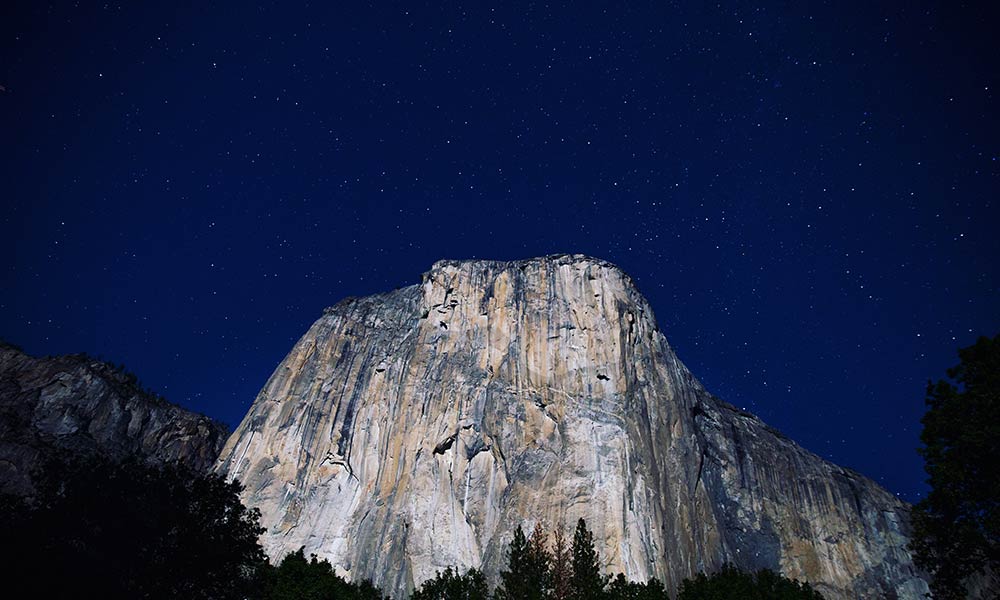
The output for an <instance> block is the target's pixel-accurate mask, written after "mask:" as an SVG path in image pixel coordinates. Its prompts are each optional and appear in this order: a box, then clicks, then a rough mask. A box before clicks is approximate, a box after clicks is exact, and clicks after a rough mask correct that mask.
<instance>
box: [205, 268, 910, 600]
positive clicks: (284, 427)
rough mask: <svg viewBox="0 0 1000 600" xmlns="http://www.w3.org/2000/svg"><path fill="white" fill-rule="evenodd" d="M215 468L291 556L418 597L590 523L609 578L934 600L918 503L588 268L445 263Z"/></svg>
mask: <svg viewBox="0 0 1000 600" xmlns="http://www.w3.org/2000/svg"><path fill="white" fill-rule="evenodd" d="M217 468H218V469H219V470H220V471H222V472H226V473H228V475H229V476H231V477H235V478H239V479H240V480H242V481H243V483H244V484H245V485H246V490H245V491H244V500H245V501H246V502H247V503H248V504H249V505H251V506H254V507H257V508H259V509H260V510H261V511H262V514H263V519H262V524H263V525H265V526H266V527H267V529H268V531H267V533H266V534H265V536H264V538H263V542H264V546H265V548H266V549H267V550H268V552H269V553H270V554H271V555H272V556H273V557H277V556H281V555H283V554H284V553H285V552H289V551H293V550H296V549H298V548H299V547H300V546H305V549H306V552H307V553H310V552H314V553H316V554H318V555H319V556H321V557H325V558H328V559H330V561H331V562H332V563H333V564H334V565H336V567H337V568H338V570H339V571H340V572H341V573H343V574H346V575H347V576H348V577H352V578H371V579H373V581H374V582H375V583H376V584H377V585H380V586H382V587H383V588H384V589H386V590H389V591H391V592H393V593H394V594H396V596H397V597H399V596H402V595H403V594H404V593H406V592H407V591H408V590H409V589H412V587H413V586H414V585H415V584H419V583H420V582H421V581H422V580H424V579H426V578H428V577H431V576H433V574H434V571H435V570H436V569H441V568H443V567H445V566H447V565H458V566H460V567H471V566H476V567H481V568H483V569H485V570H486V572H487V573H488V574H491V575H495V573H496V572H497V571H498V569H499V568H500V566H501V564H502V562H503V560H504V553H505V550H506V547H507V543H508V541H509V540H510V536H511V532H512V529H513V527H514V526H515V525H517V524H522V525H523V526H524V527H525V529H530V527H531V526H532V525H533V524H534V523H535V522H536V521H539V520H541V521H543V522H544V523H546V524H549V525H550V526H551V525H552V524H572V523H574V522H575V520H576V519H578V518H580V517H583V518H585V519H587V521H588V523H589V525H590V526H591V528H592V529H593V530H594V532H595V539H596V541H597V545H598V547H599V548H600V549H601V552H602V558H603V560H604V561H605V564H606V568H607V570H608V571H609V572H623V573H625V574H626V575H627V576H628V577H629V578H631V579H634V580H645V579H647V578H650V577H654V576H655V577H658V578H659V579H660V580H662V581H663V582H665V584H666V585H667V588H668V589H675V588H676V586H677V584H678V583H679V582H680V581H681V580H682V579H683V578H684V577H687V576H690V575H692V574H693V573H695V572H697V571H699V570H711V569H713V568H716V567H718V566H720V565H722V564H723V563H726V562H729V563H734V564H736V565H737V566H740V567H743V568H747V569H755V568H761V567H768V568H772V569H775V570H779V571H781V572H782V573H784V574H785V575H787V576H790V577H795V578H798V579H803V580H808V581H810V582H811V583H813V584H814V585H815V586H816V587H817V588H818V589H819V590H820V591H821V592H822V593H823V594H824V595H826V597H827V598H831V599H846V598H906V599H916V598H920V597H921V596H922V594H923V593H924V592H925V591H926V590H927V587H926V584H925V582H924V581H923V580H922V579H921V578H920V577H919V576H918V574H917V573H916V571H915V569H914V567H913V565H912V562H911V559H910V555H909V554H908V552H907V550H906V543H907V539H908V537H907V536H908V531H909V526H908V507H907V505H906V504H904V503H902V502H900V501H899V500H898V499H896V498H895V497H894V496H892V495H891V494H889V493H888V492H886V491H885V490H884V489H882V488H880V487H879V486H878V485H876V484H875V483H873V482H872V481H870V480H869V479H867V478H865V477H863V476H861V475H859V474H857V473H855V472H853V471H850V470H848V469H844V468H841V467H838V466H836V465H833V464H831V463H829V462H827V461H825V460H823V459H821V458H820V457H818V456H816V455H815V454H812V453H810V452H808V451H806V450H804V449H803V448H801V447H800V446H798V445H797V444H795V443H794V442H792V441H791V440H789V439H787V438H786V437H784V436H783V435H781V434H780V433H779V432H777V431H775V430H774V429H772V428H770V427H768V426H767V425H766V424H764V423H763V422H761V421H760V420H759V419H758V418H756V417H755V416H753V415H751V414H748V413H746V412H743V411H741V410H738V409H736V408H734V407H733V406H731V405H729V404H727V403H725V402H722V401H721V400H719V399H717V398H715V397H714V396H712V395H711V394H710V393H708V392H707V391H706V390H705V389H704V388H703V387H702V385H701V384H700V383H699V382H698V380H697V379H695V377H694V376H693V375H692V374H691V373H690V372H689V371H688V370H687V368H686V367H685V366H684V365H683V364H682V363H681V362H680V361H679V360H678V358H677V356H676V355H675V354H674V352H673V350H672V349H671V347H670V345H669V344H668V343H667V340H666V338H665V337H664V335H663V332H661V331H660V329H659V327H658V325H657V323H656V320H655V319H654V317H653V312H652V310H650V307H649V305H648V304H647V302H646V300H645V299H644V298H643V297H642V295H641V294H640V293H639V292H638V291H637V290H636V288H635V286H634V285H633V283H632V281H631V280H630V278H629V277H628V276H627V275H626V274H625V273H623V272H622V271H621V270H620V269H618V268H617V267H615V266H614V265H612V264H609V263H607V262H603V261H600V260H596V259H593V258H589V257H585V256H580V255H560V256H550V257H544V258H539V259H534V260H525V261H515V262H494V261H441V262H438V263H436V264H435V265H434V266H433V267H432V269H431V270H430V271H429V272H428V273H426V274H425V275H424V276H423V280H422V283H421V284H419V285H414V286H411V287H405V288H401V289H398V290H396V291H393V292H390V293H386V294H381V295H376V296H371V297H366V298H349V299H346V300H344V301H342V302H340V303H339V304H337V305H335V306H333V307H331V308H329V309H327V310H326V311H325V313H324V314H323V316H322V317H320V319H319V320H317V321H316V322H315V323H314V324H313V326H312V327H311V328H310V329H309V330H308V331H307V332H306V333H305V335H303V337H302V338H301V339H300V340H299V341H298V343H297V344H296V345H295V347H294V348H293V349H292V351H291V352H290V353H289V354H288V356H287V357H286V358H285V359H284V361H282V363H281V364H280V365H279V366H278V368H277V370H276V371H275V372H274V374H273V375H272V376H271V378H270V379H269V380H268V382H267V384H266V385H265V386H264V388H263V390H262V391H261V392H260V394H259V395H258V397H257V399H256V400H255V402H254V403H253V406H252V407H251V409H250V411H249V413H248V414H247V416H246V418H245V419H244V420H243V422H242V423H241V424H240V426H239V427H238V429H237V430H236V431H235V432H234V433H233V435H232V436H231V437H230V438H229V441H228V442H227V443H226V445H225V448H224V449H223V451H222V454H221V457H220V459H219V463H218V466H217Z"/></svg>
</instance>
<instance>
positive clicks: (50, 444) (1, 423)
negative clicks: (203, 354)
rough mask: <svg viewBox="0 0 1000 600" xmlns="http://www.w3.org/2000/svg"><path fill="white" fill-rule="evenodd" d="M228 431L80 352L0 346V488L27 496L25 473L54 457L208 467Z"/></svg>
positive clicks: (28, 478) (28, 487)
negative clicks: (51, 353)
mask: <svg viewBox="0 0 1000 600" xmlns="http://www.w3.org/2000/svg"><path fill="white" fill-rule="evenodd" d="M228 433H229V432H228V430H227V429H226V427H225V426H224V425H222V424H221V423H217V422H215V421H213V420H211V419H209V418H208V417H205V416H203V415H199V414H196V413H193V412H190V411H187V410H184V409H182V408H180V407H179V406H175V405H173V404H170V403H169V402H166V401H164V400H163V399H162V398H157V397H155V396H153V395H151V394H148V393H146V392H144V391H143V390H142V389H140V388H139V386H138V384H137V382H136V381H135V379H134V378H130V377H129V376H127V375H125V374H123V373H121V372H119V371H118V370H117V369H115V368H114V367H112V366H111V365H108V364H106V363H103V362H100V361H97V360H95V359H93V358H90V357H87V356H85V355H82V354H74V355H67V356H56V357H47V358H35V357H32V356H29V355H27V354H25V353H24V352H22V351H20V350H19V349H17V348H15V347H13V346H9V345H7V344H3V343H0V492H3V493H15V494H23V493H29V492H30V490H31V475H32V471H33V470H35V469H38V468H40V467H41V466H42V465H43V463H44V461H45V460H47V459H49V458H52V457H55V456H57V455H59V456H64V457H76V458H83V457H87V456H102V457H105V458H110V459H112V460H121V459H125V458H138V459H140V460H145V461H149V462H153V463H162V462H170V461H181V462H184V463H185V464H187V465H189V466H191V467H194V468H195V469H198V470H203V471H207V470H209V469H210V468H211V467H212V466H213V464H214V463H215V459H216V457H217V456H218V453H219V450H220V449H221V448H222V445H223V443H224V442H225V440H226V437H227V435H228Z"/></svg>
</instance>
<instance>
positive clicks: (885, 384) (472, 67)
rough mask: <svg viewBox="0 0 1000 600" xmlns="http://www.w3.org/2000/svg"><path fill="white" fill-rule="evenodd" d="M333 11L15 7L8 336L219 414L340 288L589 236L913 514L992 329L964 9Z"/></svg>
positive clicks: (985, 194) (263, 374)
mask: <svg viewBox="0 0 1000 600" xmlns="http://www.w3.org/2000/svg"><path fill="white" fill-rule="evenodd" d="M140 4H141V5H142V6H139V5H140ZM328 4H329V6H328ZM333 4H334V3H317V4H315V5H313V6H310V7H305V8H292V7H291V6H290V3H271V4H266V5H262V6H259V7H256V8H247V7H246V6H245V4H244V3H233V4H225V5H220V4H217V3H200V2H199V3H192V4H191V5H189V6H182V5H181V4H176V5H175V4H174V3H164V4H163V6H160V7H155V6H151V5H152V3H125V4H124V5H123V6H115V5H101V4H95V5H94V6H89V5H88V6H74V5H72V4H53V5H47V4H43V3H36V2H20V3H17V2H15V3H7V4H5V5H4V8H3V9H0V10H2V11H4V12H3V14H2V15H0V34H2V37H0V86H3V89H2V90H0V140H2V144H0V159H2V160H0V175H2V180H3V188H2V191H0V198H2V199H3V205H2V206H3V211H2V213H0V252H2V255H3V256H4V257H5V258H4V261H3V263H2V272H0V277H2V280H0V290H2V293H0V337H2V338H5V339H7V340H9V341H11V342H14V343H17V344H19V345H21V346H23V347H24V348H25V349H26V350H28V351H30V352H32V353H36V354H59V353H67V352H79V351H86V352H89V353H92V354H96V355H100V356H102V357H104V358H106V359H108V360H111V361H113V362H116V363H118V362H124V363H125V364H126V365H127V366H128V367H129V368H130V369H131V370H132V371H134V372H135V373H136V374H138V375H139V377H140V378H141V379H142V380H143V381H144V382H145V383H146V384H147V385H148V386H150V387H152V388H154V389H155V390H157V391H159V392H161V393H163V394H164V395H165V396H167V397H168V398H169V399H171V400H173V401H175V402H178V403H180V404H182V405H184V406H187V407H190V408H194V409H197V410H200V411H203V412H206V413H208V414H209V415H212V416H215V417H218V418H220V419H222V420H224V421H226V422H228V423H230V424H231V425H232V424H235V423H237V422H238V421H239V419H240V418H241V417H242V415H243V413H244V412H245V410H246V409H247V407H248V406H249V404H250V403H251V401H252V400H253V397H254V395H255V394H256V392H257V391H258V389H259V388H260V387H261V386H262V385H263V383H264V381H265V380H266V379H267V377H268V376H269V375H270V373H271V371H272V370H273V368H274V367H275V366H276V365H277V363H278V362H279V361H280V360H281V358H282V357H283V356H284V355H285V353H286V352H288V350H289V349H290V348H291V346H292V344H293V343H294V341H295V340H296V339H297V338H298V336H300V335H301V334H302V333H303V332H304V331H305V330H306V328H307V327H308V326H309V324H310V323H312V321H313V320H315V319H316V318H317V317H318V316H319V315H320V313H321V311H322V309H323V307H325V306H328V305H331V304H333V303H335V302H336V301H338V300H339V299H341V298H343V297H344V296H347V295H363V294H369V293H374V292H379V291H384V290H387V289H391V288H395V287H400V286H403V285H407V284H410V283H414V282H416V281H417V280H418V277H419V274H420V273H421V272H423V271H425V270H426V269H427V268H428V267H429V266H430V265H431V263H433V262H434V261H435V260H437V259H440V258H472V257H478V258H495V259H515V258H525V257H530V256H536V255H542V254H549V253H555V252H582V253H587V254H592V255H595V256H598V257H601V258H604V259H607V260H610V261H613V262H615V263H617V264H619V265H620V266H622V267H623V268H624V269H625V270H626V271H627V272H629V273H630V274H631V275H633V277H634V278H635V280H636V281H637V282H638V284H639V286H640V289H641V290H642V291H643V292H644V293H645V294H646V295H647V296H648V298H649V300H650V302H651V303H652V305H653V308H654V309H655V311H656V314H657V317H658V319H659V321H660V324H661V326H662V328H663V329H664V331H665V332H666V334H667V337H668V339H669V340H670V341H671V343H672V344H673V345H674V347H675V348H676V349H677V351H678V353H679V355H680V357H681V359H682V360H684V361H685V362H686V363H687V365H688V366H689V367H690V368H691V369H692V370H693V371H694V372H695V374H697V375H698V376H699V377H700V378H701V379H702V381H703V382H704V383H705V384H706V386H707V387H708V388H709V389H710V390H712V391H713V392H715V393H716V394H718V395H719V396H721V397H723V398H724V399H726V400H728V401H730V402H732V403H734V404H737V405H739V406H741V407H745V408H747V409H749V410H751V411H753V412H756V413H757V414H759V415H760V416H761V417H763V418H764V419H765V420H766V421H768V422H769V423H771V424H773V425H775V426H776V427H778V428H779V429H781V430H783V431H785V432H786V433H788V434H789V435H790V436H791V437H792V438H794V439H796V440H798V441H799V442H800V443H802V444H803V445H804V446H805V447H807V448H809V449H811V450H813V451H815V452H817V453H819V454H821V455H823V456H825V457H829V458H831V459H833V460H834V461H836V462H838V463H841V464H844V465H847V466H850V467H853V468H856V469H858V470H860V471H861V472H863V473H865V474H867V475H869V476H871V477H873V478H874V479H876V480H877V481H880V482H881V483H883V484H884V485H885V486H887V487H888V488H889V489H890V490H892V491H893V492H896V493H899V494H900V495H902V496H903V497H905V498H906V499H908V500H915V499H916V498H918V497H919V494H921V493H922V492H923V489H924V487H923V483H922V481H923V478H924V476H923V473H922V470H921V462H920V459H919V458H918V456H917V455H916V453H915V451H914V448H915V447H916V446H917V445H918V435H919V430H920V425H919V419H920V416H921V415H922V413H923V410H924V407H923V388H924V385H925V383H926V381H927V379H928V378H938V377H940V376H943V375H944V370H945V368H947V367H949V366H951V365H953V364H954V363H955V362H956V360H957V358H956V354H955V352H956V350H957V348H959V347H961V346H966V345H968V344H970V343H971V342H972V341H973V340H974V339H975V337H976V336H978V335H994V334H996V333H997V332H998V329H1000V319H998V314H1000V312H998V308H1000V297H998V279H997V268H996V265H997V258H998V257H1000V235H998V223H1000V210H998V206H997V202H998V191H1000V186H998V162H997V156H998V153H1000V147H998V133H1000V126H998V119H997V117H996V115H997V102H996V86H997V85H1000V82H998V81H997V79H998V72H1000V68H998V67H1000V60H998V48H997V45H996V43H995V42H994V41H993V40H992V39H991V34H992V33H993V32H991V31H990V30H989V27H990V23H992V22H994V20H993V17H994V15H990V14H987V12H986V9H985V6H986V3H983V5H982V7H978V8H977V7H976V6H962V5H961V4H960V3H958V2H942V3H940V4H936V3H914V2H906V3H901V4H905V8H904V7H903V6H883V4H884V3H878V2H864V3H860V4H850V3H845V2H832V3H828V4H825V5H817V4H811V3H810V5H809V6H804V5H803V3H790V5H781V4H768V5H766V6H761V7H760V8H752V7H750V6H747V5H744V4H743V3H738V4H736V3H728V2H727V3H722V4H721V5H718V6H707V5H706V3H701V2H698V3H691V5H674V4H667V3H656V4H655V5H654V6H647V5H642V6H640V5H638V4H637V3H627V4H629V5H630V6H631V8H627V9H625V8H622V7H620V6H616V5H615V4H625V3H614V4H609V5H608V6H607V7H606V8H593V7H591V6H589V5H588V6H583V5H582V3H573V4H572V5H571V6H569V7H566V6H556V5H554V4H537V3H532V4H524V5H507V4H505V5H489V4H487V3H473V4H471V5H469V6H464V7H459V6H454V5H449V7H447V8H441V7H440V6H438V5H437V3H433V4H430V5H419V6H418V5H415V4H414V5H399V6H390V5H388V4H386V5H380V6H375V7H372V6H367V5H366V6H361V5H357V6H355V4H356V3H345V4H344V7H340V8H338V7H336V6H332V5H333Z"/></svg>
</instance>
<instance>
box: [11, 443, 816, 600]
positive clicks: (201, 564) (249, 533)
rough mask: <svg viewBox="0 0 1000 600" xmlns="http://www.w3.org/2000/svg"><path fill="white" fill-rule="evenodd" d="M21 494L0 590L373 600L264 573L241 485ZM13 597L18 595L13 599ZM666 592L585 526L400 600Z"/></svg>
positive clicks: (81, 483) (82, 465)
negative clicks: (625, 564) (608, 563)
mask: <svg viewBox="0 0 1000 600" xmlns="http://www.w3.org/2000/svg"><path fill="white" fill-rule="evenodd" d="M34 485H35V491H34V493H33V494H31V495H30V496H29V497H17V496H0V540H3V543H2V544H0V564H3V565H4V567H5V570H6V572H7V573H8V575H7V577H6V578H5V579H6V582H5V583H6V587H7V589H13V590H20V591H22V592H23V593H22V595H29V594H30V596H32V597H39V598H53V599H60V598H66V599H69V598H72V599H74V600H75V599H78V598H89V597H99V598H109V599H110V598H151V599H156V598H171V599H173V598H177V599H180V598H184V599H191V600H230V599H232V600H251V599H252V600H339V599H343V600H382V599H383V598H384V597H385V595H384V594H383V592H382V591H381V590H379V589H378V588H376V587H375V586H374V585H372V584H371V583H370V582H368V581H360V582H348V581H346V580H344V579H343V578H342V577H340V576H339V575H337V573H336V572H335V571H334V569H333V566H332V565H331V564H330V563H329V562H328V561H326V560H320V559H318V558H317V557H316V556H315V555H312V556H310V557H308V558H307V557H306V556H305V554H304V551H303V550H302V549H299V550H298V551H297V552H292V553H290V554H288V555H286V556H285V557H283V558H282V559H281V561H280V562H278V563H277V564H276V565H272V564H271V563H270V562H269V561H268V558H267V556H266V555H265V553H264V550H263V548H262V547H261V545H260V541H259V536H260V534H261V533H263V532H264V529H263V527H261V526H260V513H259V512H258V511H257V510H256V509H249V508H247V507H246V506H244V505H243V504H242V503H241V501H240V498H239V493H240V491H241V489H242V488H241V486H240V484H239V483H238V482H235V481H226V480H225V479H224V478H222V477H220V476H219V475H215V474H208V475H206V474H202V473H198V472H195V471H193V470H192V469H190V468H188V467H185V466H183V465H181V464H168V465H151V464H148V463H144V462H142V461H139V460H128V461H125V462H113V461H110V460H108V459H102V458H97V457H94V458H88V459H80V460H78V459H60V460H50V461H48V462H47V463H46V464H45V466H44V468H43V469H41V470H40V471H39V473H38V474H37V476H36V477H35V479H34ZM677 592H678V598H679V599H680V600H700V599H706V600H707V599H715V598H731V597H739V598H747V599H751V600H753V599H757V598H760V599H761V600H763V599H764V598H768V599H780V600H784V599H788V600H797V599H800V598H801V599H808V600H813V599H817V598H821V596H820V595H819V594H818V593H816V592H815V591H813V590H812V588H810V587H809V585H808V584H803V583H798V582H795V581H789V580H788V579H785V578H783V577H781V576H780V575H777V574H774V573H771V572H769V571H762V572H759V573H755V574H751V573H742V572H740V571H737V570H736V569H734V568H732V567H726V568H724V569H723V570H722V571H720V572H719V573H715V574H713V575H709V576H706V575H699V576H698V577H696V578H695V579H692V580H687V581H685V582H683V584H682V585H681V588H680V589H679V590H678V591H677ZM15 596H16V595H15ZM669 597H670V596H669V595H668V593H667V590H666V589H665V588H664V586H663V584H662V583H660V582H659V581H657V580H656V579H652V580H650V581H647V582H642V583H640V582H633V581H628V580H627V579H626V578H625V577H624V576H622V575H618V576H616V577H614V578H612V577H610V576H608V575H606V574H604V573H603V572H602V570H601V567H600V558H599V555H598V551H597V549H596V548H595V546H594V537H593V534H592V533H591V531H590V530H589V529H588V528H587V524H586V522H585V521H583V520H582V519H581V520H580V521H579V522H578V523H577V526H576V531H575V533H574V535H573V539H572V540H567V539H565V537H564V535H563V533H562V532H561V530H559V529H556V530H555V531H554V534H553V535H552V539H551V540H550V536H549V535H548V534H547V533H546V532H545V531H544V530H543V529H542V527H541V526H536V527H535V529H534V530H533V531H532V533H531V535H528V536H526V535H525V534H524V532H523V531H522V529H521V528H520V527H518V528H516V529H515V531H514V536H513V539H512V540H511V542H510V544H509V546H508V549H507V564H506V567H505V568H504V570H503V571H502V572H501V574H500V576H499V581H498V583H497V586H496V588H495V589H490V586H489V585H488V582H487V578H486V576H485V575H484V574H483V573H482V572H481V571H479V570H477V569H470V570H468V571H466V572H464V573H461V572H459V571H458V570H457V569H454V568H447V569H445V570H444V571H441V572H438V573H437V574H436V575H435V577H433V578H431V579H429V580H427V581H425V582H422V584H421V585H420V586H419V587H418V588H417V589H416V590H414V592H413V594H412V596H411V600H619V599H620V600H661V599H662V600H666V599H667V598H669Z"/></svg>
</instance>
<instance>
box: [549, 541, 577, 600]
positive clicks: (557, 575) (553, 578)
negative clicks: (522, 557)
mask: <svg viewBox="0 0 1000 600" xmlns="http://www.w3.org/2000/svg"><path fill="white" fill-rule="evenodd" d="M552 537H553V539H552V560H551V562H550V567H549V578H550V584H551V592H550V594H549V595H550V597H551V598H552V600H567V598H569V591H570V578H571V577H572V575H573V555H572V554H571V553H570V548H569V545H568V544H567V543H566V535H565V534H564V533H563V530H562V527H556V531H555V534H554V535H553V536H552Z"/></svg>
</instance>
